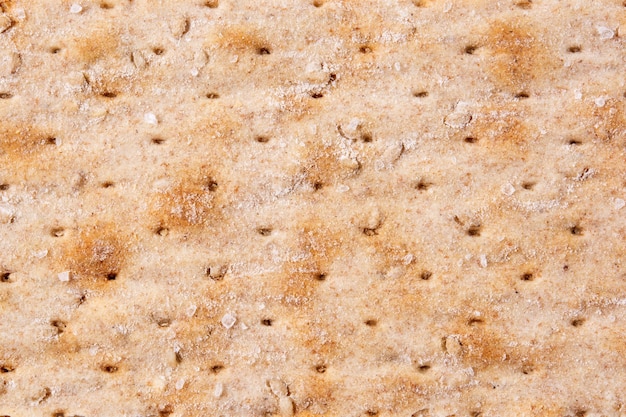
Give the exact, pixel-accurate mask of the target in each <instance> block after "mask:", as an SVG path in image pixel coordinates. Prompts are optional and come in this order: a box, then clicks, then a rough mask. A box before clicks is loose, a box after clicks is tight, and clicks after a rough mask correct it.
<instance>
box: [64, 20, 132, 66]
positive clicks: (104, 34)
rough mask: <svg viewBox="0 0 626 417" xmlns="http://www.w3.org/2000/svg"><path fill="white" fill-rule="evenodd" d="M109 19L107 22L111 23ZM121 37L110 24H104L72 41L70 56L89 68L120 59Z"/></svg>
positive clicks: (69, 49)
mask: <svg viewBox="0 0 626 417" xmlns="http://www.w3.org/2000/svg"><path fill="white" fill-rule="evenodd" d="M109 21H110V19H107V20H106V21H105V22H109ZM120 54H121V51H120V35H119V33H118V31H117V29H116V28H114V27H113V26H112V25H111V24H110V23H106V24H102V25H101V26H100V27H97V28H95V29H94V30H92V31H91V32H89V33H86V34H83V35H81V36H78V37H76V38H74V39H73V40H71V41H70V47H69V48H68V56H69V59H70V60H73V61H76V62H80V63H83V64H85V65H87V66H89V65H92V64H94V63H96V62H97V61H100V60H105V59H111V58H116V57H119V56H120Z"/></svg>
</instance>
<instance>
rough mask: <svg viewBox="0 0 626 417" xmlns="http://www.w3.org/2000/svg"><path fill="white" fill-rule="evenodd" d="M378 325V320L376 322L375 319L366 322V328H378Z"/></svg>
mask: <svg viewBox="0 0 626 417" xmlns="http://www.w3.org/2000/svg"><path fill="white" fill-rule="evenodd" d="M377 324H378V320H375V319H368V320H365V325H366V326H369V327H374V326H376V325H377Z"/></svg>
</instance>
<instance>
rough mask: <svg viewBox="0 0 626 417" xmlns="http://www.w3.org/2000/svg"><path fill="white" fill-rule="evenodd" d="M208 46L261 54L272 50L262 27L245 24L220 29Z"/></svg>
mask: <svg viewBox="0 0 626 417" xmlns="http://www.w3.org/2000/svg"><path fill="white" fill-rule="evenodd" d="M206 46H207V47H209V48H211V47H218V48H226V49H230V50H234V51H237V52H250V53H256V54H259V55H267V54H271V52H272V47H271V45H270V44H269V42H268V40H267V39H266V38H265V37H264V36H263V35H262V34H261V30H260V29H258V28H255V27H250V26H243V25H232V26H227V27H223V28H220V29H218V31H217V33H216V34H214V35H213V36H212V37H210V38H209V40H208V43H207V44H206Z"/></svg>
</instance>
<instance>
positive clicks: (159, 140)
mask: <svg viewBox="0 0 626 417" xmlns="http://www.w3.org/2000/svg"><path fill="white" fill-rule="evenodd" d="M151 142H152V143H153V144H155V145H162V144H163V143H164V142H165V139H162V138H152V140H151Z"/></svg>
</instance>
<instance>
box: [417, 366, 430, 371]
mask: <svg viewBox="0 0 626 417" xmlns="http://www.w3.org/2000/svg"><path fill="white" fill-rule="evenodd" d="M417 369H418V370H419V371H420V372H421V373H426V372H428V371H429V370H430V365H421V366H420V367H418V368H417Z"/></svg>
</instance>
